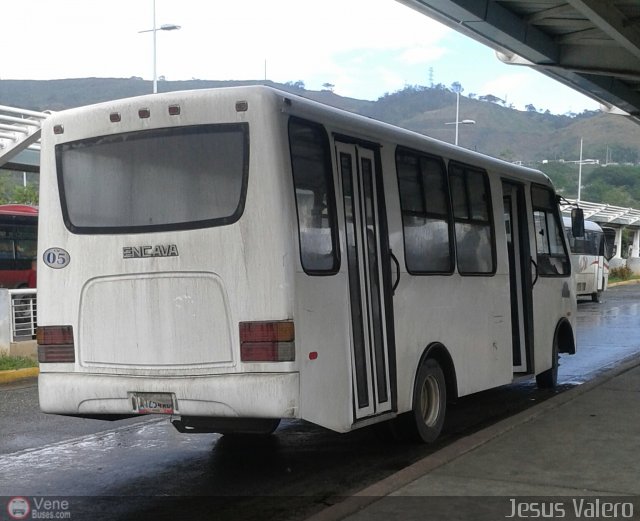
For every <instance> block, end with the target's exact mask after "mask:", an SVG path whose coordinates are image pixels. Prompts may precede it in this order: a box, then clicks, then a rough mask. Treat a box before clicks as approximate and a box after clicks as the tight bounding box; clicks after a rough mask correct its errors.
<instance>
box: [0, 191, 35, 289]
mask: <svg viewBox="0 0 640 521" xmlns="http://www.w3.org/2000/svg"><path fill="white" fill-rule="evenodd" d="M37 249H38V209H37V208H36V207H35V206H28V205H23V204H4V205H0V287H2V288H35V287H36V270H35V266H36V257H37Z"/></svg>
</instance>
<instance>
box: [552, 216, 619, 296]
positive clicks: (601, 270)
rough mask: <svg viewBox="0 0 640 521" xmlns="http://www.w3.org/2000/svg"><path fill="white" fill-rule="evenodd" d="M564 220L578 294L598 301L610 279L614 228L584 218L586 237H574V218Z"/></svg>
mask: <svg viewBox="0 0 640 521" xmlns="http://www.w3.org/2000/svg"><path fill="white" fill-rule="evenodd" d="M563 219H564V226H565V229H566V233H567V237H568V239H569V247H570V249H571V262H572V264H573V270H574V272H575V284H576V295H577V296H578V297H591V300H592V301H593V302H599V301H600V296H601V295H602V293H603V292H604V291H605V290H606V289H607V284H608V282H609V260H611V258H612V257H613V237H615V230H612V229H611V228H604V229H603V228H601V227H600V225H599V224H598V223H595V222H593V221H588V220H585V221H584V236H583V237H574V236H573V234H572V233H571V219H570V218H568V217H564V218H563ZM607 232H610V233H607Z"/></svg>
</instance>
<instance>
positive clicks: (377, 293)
mask: <svg viewBox="0 0 640 521" xmlns="http://www.w3.org/2000/svg"><path fill="white" fill-rule="evenodd" d="M336 157H337V162H338V172H339V177H340V180H341V186H342V201H343V205H344V216H345V217H344V219H345V222H344V237H345V241H346V250H347V255H346V257H347V258H346V259H344V261H345V262H346V263H347V267H348V275H349V276H348V279H349V303H350V310H351V364H352V376H353V404H354V418H355V420H358V419H360V418H364V417H367V416H372V415H377V414H381V413H383V412H386V411H389V410H391V386H390V381H389V380H390V370H389V337H390V336H389V335H388V334H387V333H388V327H390V326H389V322H388V321H387V319H388V317H390V312H391V311H390V305H391V302H390V296H389V292H388V291H385V283H384V281H385V278H384V273H385V270H384V267H385V266H384V259H385V258H388V255H386V257H385V256H384V255H383V253H384V252H387V251H388V244H387V241H386V238H385V233H386V222H385V221H384V219H385V215H384V211H382V210H383V208H384V204H383V201H380V200H379V198H380V195H379V194H380V192H379V191H378V190H377V189H376V187H377V186H378V183H377V179H376V176H377V175H378V172H377V170H376V160H375V152H374V150H372V149H370V148H365V147H362V146H358V145H353V144H346V143H336Z"/></svg>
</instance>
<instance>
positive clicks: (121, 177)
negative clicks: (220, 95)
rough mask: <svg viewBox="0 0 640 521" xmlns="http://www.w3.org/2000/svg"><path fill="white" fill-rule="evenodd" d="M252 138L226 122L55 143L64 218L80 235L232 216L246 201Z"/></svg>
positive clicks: (194, 224) (197, 224)
mask: <svg viewBox="0 0 640 521" xmlns="http://www.w3.org/2000/svg"><path fill="white" fill-rule="evenodd" d="M247 136H248V129H247V128H246V125H244V124H228V125H225V124H221V125H204V126H202V125H201V126H197V127H181V128H171V129H155V130H147V131H143V132H129V133H123V134H116V135H113V136H106V137H99V138H91V139H85V140H81V141H74V142H70V143H65V144H62V145H58V146H57V147H56V161H57V170H58V183H59V186H60V198H61V200H62V208H63V213H64V217H65V223H66V225H67V227H68V228H69V230H70V231H72V232H75V233H130V232H140V231H158V230H174V229H187V228H202V227H206V226H215V225H221V224H229V223H231V222H234V221H236V220H237V219H238V218H239V217H240V214H241V213H242V209H243V206H244V197H243V194H244V191H245V186H246V177H247V169H248V154H249V150H248V146H247V142H248V138H247Z"/></svg>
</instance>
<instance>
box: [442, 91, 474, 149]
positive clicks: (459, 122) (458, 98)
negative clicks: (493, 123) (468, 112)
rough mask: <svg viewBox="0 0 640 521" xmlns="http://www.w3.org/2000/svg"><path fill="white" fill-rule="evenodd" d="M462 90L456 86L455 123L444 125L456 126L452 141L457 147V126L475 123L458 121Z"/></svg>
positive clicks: (470, 120)
mask: <svg viewBox="0 0 640 521" xmlns="http://www.w3.org/2000/svg"><path fill="white" fill-rule="evenodd" d="M461 90H462V88H461V87H460V85H459V84H458V85H457V88H456V91H455V92H456V120H455V121H451V122H449V123H445V125H455V126H456V139H455V141H454V143H455V144H456V145H457V144H458V126H459V125H475V124H476V122H475V120H473V119H463V120H462V121H461V120H460V91H461Z"/></svg>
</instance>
